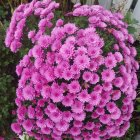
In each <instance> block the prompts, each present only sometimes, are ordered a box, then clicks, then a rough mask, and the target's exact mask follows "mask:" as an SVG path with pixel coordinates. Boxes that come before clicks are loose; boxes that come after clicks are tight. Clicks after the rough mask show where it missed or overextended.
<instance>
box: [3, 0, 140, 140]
mask: <svg viewBox="0 0 140 140" xmlns="http://www.w3.org/2000/svg"><path fill="white" fill-rule="evenodd" d="M58 7H59V4H58V3H56V2H54V1H51V0H43V1H36V0H33V1H32V2H31V3H29V4H24V5H23V4H22V5H20V6H19V7H18V8H17V9H16V10H15V12H14V14H13V17H12V20H11V24H10V26H9V29H8V30H7V36H6V39H5V44H6V46H7V47H9V48H10V49H11V51H13V52H17V51H18V50H19V49H20V48H21V47H22V40H23V34H24V32H25V31H26V32H27V31H28V30H27V29H28V28H26V26H25V24H26V20H27V19H28V17H30V16H31V15H35V16H36V17H37V19H38V21H39V23H38V27H37V28H36V30H31V31H29V32H28V38H29V39H30V40H31V41H32V44H33V47H32V48H31V49H30V50H29V52H28V53H27V54H26V55H25V56H24V57H23V59H22V60H21V61H20V62H19V64H18V65H17V67H16V72H17V75H18V76H20V77H21V78H20V80H19V83H18V88H17V90H16V94H17V98H16V100H15V102H16V105H17V106H18V108H17V120H16V122H14V123H13V124H12V125H11V127H12V130H13V131H14V132H15V133H17V134H19V135H20V134H22V133H23V132H26V133H27V134H28V135H29V136H33V137H35V138H36V139H38V140H41V139H44V140H50V139H55V140H62V139H63V138H66V137H68V138H73V139H74V140H82V139H84V140H100V139H103V140H106V139H110V138H112V137H122V136H123V135H124V134H125V132H126V131H127V129H128V128H129V125H130V123H129V120H130V118H131V115H132V112H133V100H134V99H135V98H136V91H135V89H136V87H137V85H138V82H137V76H136V70H137V69H138V67H139V65H138V62H137V61H135V59H134V57H135V56H136V50H135V48H134V47H132V43H133V42H134V40H133V37H132V36H131V35H130V34H128V31H127V24H126V23H124V22H123V21H122V19H123V16H122V15H121V14H119V13H111V12H110V11H107V10H105V9H104V8H103V7H101V6H97V5H93V6H87V5H83V6H81V5H79V4H77V5H75V6H74V10H73V12H71V13H69V14H68V15H70V16H73V17H77V18H79V17H85V18H87V23H88V24H87V27H86V28H81V27H80V26H77V25H76V24H75V23H73V22H68V23H65V22H64V21H63V20H62V19H58V20H57V21H56V23H54V24H53V18H54V11H55V9H57V8H58ZM108 40H111V43H110V44H108V43H107V41H108ZM112 40H113V41H112Z"/></svg>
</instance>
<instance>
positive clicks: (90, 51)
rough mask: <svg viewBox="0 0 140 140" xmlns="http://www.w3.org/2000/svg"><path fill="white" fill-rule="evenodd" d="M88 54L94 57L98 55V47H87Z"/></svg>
mask: <svg viewBox="0 0 140 140" xmlns="http://www.w3.org/2000/svg"><path fill="white" fill-rule="evenodd" d="M88 55H89V56H90V57H91V58H96V57H98V56H99V55H100V49H99V48H95V47H92V46H91V47H88Z"/></svg>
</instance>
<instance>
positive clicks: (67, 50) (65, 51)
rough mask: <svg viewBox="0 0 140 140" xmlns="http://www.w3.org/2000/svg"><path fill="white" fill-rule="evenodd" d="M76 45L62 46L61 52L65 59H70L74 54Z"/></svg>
mask: <svg viewBox="0 0 140 140" xmlns="http://www.w3.org/2000/svg"><path fill="white" fill-rule="evenodd" d="M73 52H74V46H72V45H69V44H64V45H62V47H61V48H60V54H61V55H62V57H63V58H64V59H70V58H71V57H72V56H73Z"/></svg>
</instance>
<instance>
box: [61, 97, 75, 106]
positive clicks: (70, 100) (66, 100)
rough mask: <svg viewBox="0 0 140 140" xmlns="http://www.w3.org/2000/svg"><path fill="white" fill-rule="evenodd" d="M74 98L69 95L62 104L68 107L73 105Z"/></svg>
mask: <svg viewBox="0 0 140 140" xmlns="http://www.w3.org/2000/svg"><path fill="white" fill-rule="evenodd" d="M73 102H74V101H73V98H72V97H71V96H69V95H67V96H65V97H64V99H63V101H62V104H63V105H64V106H66V107H68V106H72V105H73Z"/></svg>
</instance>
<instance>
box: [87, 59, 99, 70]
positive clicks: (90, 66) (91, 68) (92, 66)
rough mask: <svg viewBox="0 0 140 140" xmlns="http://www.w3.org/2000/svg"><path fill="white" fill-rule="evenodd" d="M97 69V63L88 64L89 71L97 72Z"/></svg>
mask: <svg viewBox="0 0 140 140" xmlns="http://www.w3.org/2000/svg"><path fill="white" fill-rule="evenodd" d="M97 68H98V65H97V63H96V62H94V61H91V62H90V65H89V69H90V70H91V71H97Z"/></svg>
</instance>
